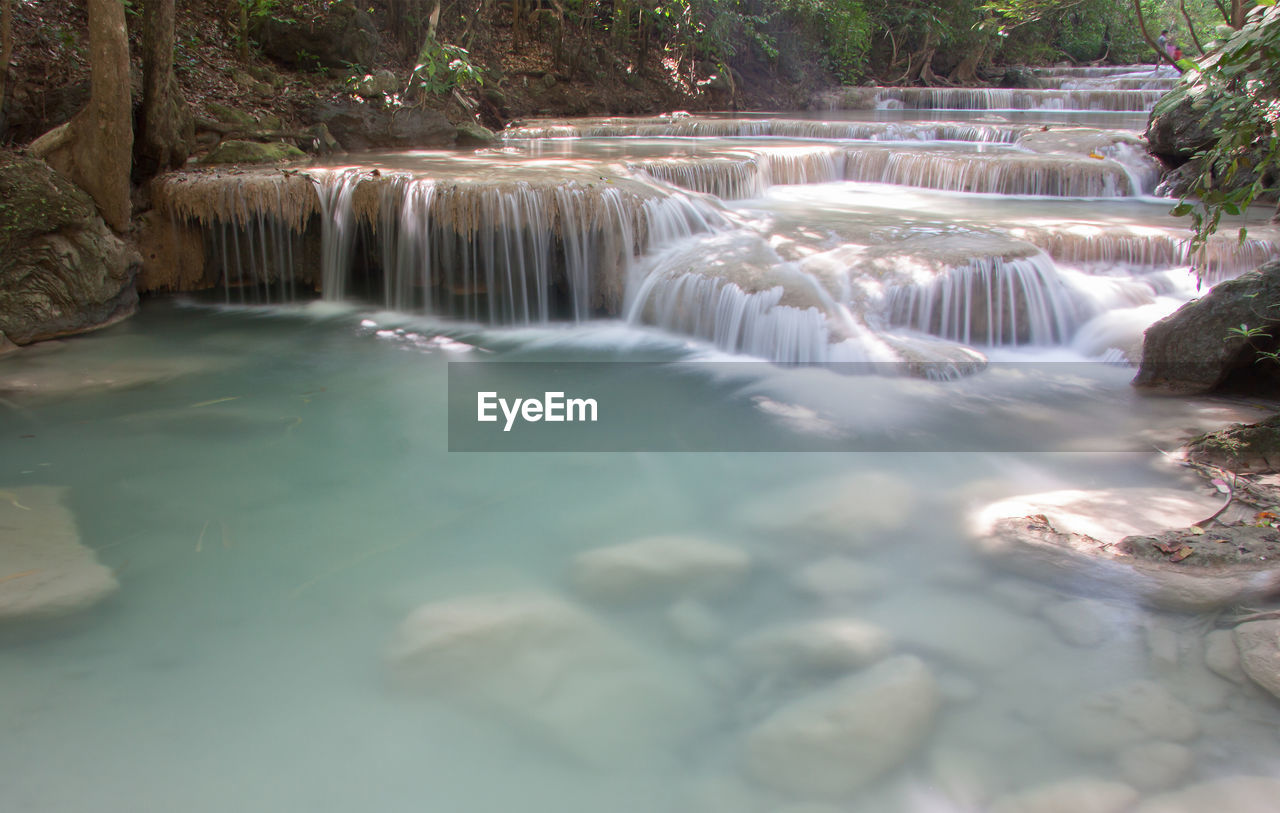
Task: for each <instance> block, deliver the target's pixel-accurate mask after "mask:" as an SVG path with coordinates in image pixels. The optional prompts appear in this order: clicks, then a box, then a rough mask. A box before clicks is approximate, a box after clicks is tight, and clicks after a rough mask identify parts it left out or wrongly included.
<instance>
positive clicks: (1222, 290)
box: [1133, 258, 1280, 394]
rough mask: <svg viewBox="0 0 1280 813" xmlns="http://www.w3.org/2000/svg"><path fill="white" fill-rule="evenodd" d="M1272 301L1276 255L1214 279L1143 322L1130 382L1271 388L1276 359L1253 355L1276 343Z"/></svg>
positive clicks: (1278, 294) (1279, 310)
mask: <svg viewBox="0 0 1280 813" xmlns="http://www.w3.org/2000/svg"><path fill="white" fill-rule="evenodd" d="M1276 303H1280V258H1278V259H1274V260H1270V261H1268V262H1267V263H1265V264H1264V265H1262V266H1261V267H1260V268H1258V269H1257V270H1255V271H1250V272H1249V273H1247V274H1244V275H1242V276H1240V277H1238V278H1236V279H1234V280H1228V281H1226V282H1221V283H1218V284H1217V285H1215V286H1214V287H1213V289H1212V290H1210V291H1209V293H1208V295H1206V296H1203V297H1201V298H1199V299H1196V300H1193V301H1191V302H1188V303H1187V304H1185V305H1183V306H1182V307H1181V308H1179V309H1178V310H1177V311H1175V312H1174V313H1173V314H1172V315H1170V316H1167V317H1165V318H1164V319H1161V320H1160V321H1158V322H1156V323H1155V324H1154V325H1152V326H1151V327H1149V328H1147V333H1146V338H1145V340H1144V342H1143V345H1142V364H1141V366H1140V367H1139V369H1138V375H1137V376H1136V377H1135V378H1134V379H1133V385H1134V386H1135V387H1140V388H1143V389H1149V390H1158V391H1161V392H1170V393H1176V394H1195V393H1207V392H1211V391H1213V390H1216V389H1219V388H1224V387H1230V388H1244V389H1249V390H1253V391H1257V392H1276V391H1277V390H1278V389H1280V364H1277V363H1274V362H1271V361H1268V360H1266V359H1264V358H1262V357H1260V356H1259V353H1260V352H1274V351H1276V350H1277V349H1280V307H1276V306H1275V305H1276ZM1242 326H1244V329H1242ZM1246 333H1251V335H1245V334H1246Z"/></svg>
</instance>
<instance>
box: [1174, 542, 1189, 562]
mask: <svg viewBox="0 0 1280 813" xmlns="http://www.w3.org/2000/svg"><path fill="white" fill-rule="evenodd" d="M1193 553H1195V551H1193V550H1192V549H1191V548H1190V546H1188V545H1183V546H1182V547H1180V548H1178V551H1177V553H1175V554H1173V555H1172V556H1170V557H1169V561H1170V562H1181V561H1182V560H1183V559H1186V558H1187V557H1188V556H1190V555H1191V554H1193Z"/></svg>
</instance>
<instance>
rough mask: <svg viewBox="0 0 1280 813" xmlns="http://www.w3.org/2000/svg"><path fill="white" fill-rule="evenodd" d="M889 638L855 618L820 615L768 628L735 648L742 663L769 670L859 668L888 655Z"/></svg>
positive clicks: (890, 637)
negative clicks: (814, 618) (811, 618)
mask: <svg viewBox="0 0 1280 813" xmlns="http://www.w3.org/2000/svg"><path fill="white" fill-rule="evenodd" d="M892 645H893V638H892V636H890V635H889V633H888V632H886V631H885V630H883V629H882V628H880V627H877V626H876V625H874V624H869V623H867V622H865V621H859V620H857V619H855V618H822V619H817V620H814V621H802V622H799V623H795V624H785V625H780V626H776V627H769V628H767V629H764V630H761V631H760V632H757V633H755V634H754V635H751V636H750V637H748V638H745V639H744V640H742V641H740V642H739V643H738V645H737V646H736V647H735V651H736V653H737V655H738V657H739V658H741V659H742V661H743V662H745V663H746V664H748V665H750V666H753V667H756V668H759V669H764V670H767V671H771V672H782V671H788V670H798V671H815V672H823V671H826V672H832V671H837V672H838V671H849V670H852V669H861V668H862V667H864V666H868V665H870V664H872V663H875V662H876V661H878V660H881V659H882V658H884V657H885V656H886V655H888V654H889V650H890V648H891V647H892Z"/></svg>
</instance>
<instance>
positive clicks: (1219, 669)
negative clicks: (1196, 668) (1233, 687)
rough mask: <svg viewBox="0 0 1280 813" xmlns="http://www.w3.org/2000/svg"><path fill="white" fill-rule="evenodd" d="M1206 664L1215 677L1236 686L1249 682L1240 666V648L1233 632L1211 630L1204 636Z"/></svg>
mask: <svg viewBox="0 0 1280 813" xmlns="http://www.w3.org/2000/svg"><path fill="white" fill-rule="evenodd" d="M1204 664H1205V666H1207V667H1209V671H1211V672H1213V673H1214V674H1215V675H1217V676H1218V677H1221V678H1225V679H1226V680H1229V681H1231V682H1232V683H1236V684H1244V683H1246V682H1248V680H1249V677H1248V675H1246V674H1245V673H1244V669H1243V668H1242V667H1241V666H1240V648H1239V647H1238V646H1236V639H1235V634H1234V633H1233V632H1232V631H1231V630H1211V631H1209V633H1208V634H1206V635H1205V636H1204Z"/></svg>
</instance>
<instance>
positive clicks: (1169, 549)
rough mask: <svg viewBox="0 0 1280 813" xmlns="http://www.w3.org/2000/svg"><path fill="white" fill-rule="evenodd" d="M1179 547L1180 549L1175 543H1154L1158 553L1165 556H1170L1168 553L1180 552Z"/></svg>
mask: <svg viewBox="0 0 1280 813" xmlns="http://www.w3.org/2000/svg"><path fill="white" fill-rule="evenodd" d="M1181 547H1182V546H1180V545H1178V544H1177V543H1175V542H1157V543H1156V550H1158V551H1160V552H1161V553H1163V554H1165V555H1166V556H1167V555H1168V554H1170V553H1174V552H1176V551H1178V550H1180V549H1181Z"/></svg>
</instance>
